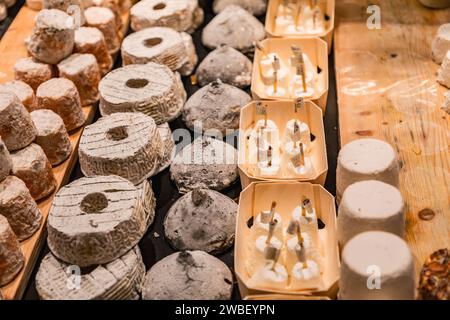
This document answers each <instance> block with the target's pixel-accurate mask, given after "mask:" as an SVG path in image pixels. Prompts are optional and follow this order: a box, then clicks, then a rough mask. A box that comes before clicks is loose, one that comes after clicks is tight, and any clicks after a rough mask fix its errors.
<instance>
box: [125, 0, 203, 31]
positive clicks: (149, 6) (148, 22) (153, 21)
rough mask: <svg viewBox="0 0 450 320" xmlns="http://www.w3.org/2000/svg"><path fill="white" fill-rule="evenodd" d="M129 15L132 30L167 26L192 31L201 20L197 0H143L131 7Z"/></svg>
mask: <svg viewBox="0 0 450 320" xmlns="http://www.w3.org/2000/svg"><path fill="white" fill-rule="evenodd" d="M130 15H131V28H132V29H133V30H134V31H139V30H142V29H145V28H150V27H168V28H171V29H174V30H177V31H186V32H189V33H192V32H194V30H195V29H196V28H197V27H198V26H199V25H200V24H201V23H202V22H203V9H202V8H201V7H199V5H198V0H170V1H167V0H143V1H139V2H138V3H136V4H135V5H134V6H133V7H132V8H131V10H130Z"/></svg>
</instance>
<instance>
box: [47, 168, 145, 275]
mask: <svg viewBox="0 0 450 320" xmlns="http://www.w3.org/2000/svg"><path fill="white" fill-rule="evenodd" d="M141 195H142V192H141V191H140V190H139V189H138V188H136V187H135V186H133V184H132V183H131V182H129V181H127V180H125V179H123V178H120V177H118V176H95V177H90V178H81V179H78V180H76V181H74V182H72V183H70V184H68V185H67V186H65V187H63V188H62V189H61V190H60V191H59V192H58V193H57V194H56V196H55V199H54V201H53V204H52V208H51V209H50V214H49V216H48V223H47V224H48V226H47V229H48V245H49V247H50V250H51V251H52V253H53V254H54V255H55V256H56V257H58V258H59V259H61V260H63V261H65V262H67V263H70V264H76V265H78V266H80V267H85V266H90V265H94V264H105V263H109V262H112V261H113V260H115V259H118V258H120V257H121V256H122V255H124V254H125V253H126V252H127V251H129V250H130V249H131V248H133V247H134V246H135V245H136V244H137V243H138V241H139V240H140V239H141V237H142V236H143V234H144V232H145V230H146V229H147V223H148V219H147V217H146V211H145V210H144V204H145V203H146V202H144V200H143V199H142V198H141ZM68 199H71V200H70V203H68V202H67V200H68Z"/></svg>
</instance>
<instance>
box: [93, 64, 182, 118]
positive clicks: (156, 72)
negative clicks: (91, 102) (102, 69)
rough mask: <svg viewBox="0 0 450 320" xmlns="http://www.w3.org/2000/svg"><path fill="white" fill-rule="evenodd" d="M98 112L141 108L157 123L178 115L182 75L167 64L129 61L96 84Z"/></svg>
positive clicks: (103, 113) (106, 112)
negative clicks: (98, 93) (97, 86)
mask: <svg viewBox="0 0 450 320" xmlns="http://www.w3.org/2000/svg"><path fill="white" fill-rule="evenodd" d="M99 91H100V112H101V114H102V115H103V116H105V115H110V114H112V113H116V112H141V113H144V114H146V115H148V116H151V117H152V118H153V119H154V120H155V122H156V123H157V124H161V123H164V122H167V121H171V120H173V119H175V118H176V117H178V115H179V114H180V112H181V110H182V107H183V105H184V102H185V101H186V92H185V91H184V87H183V84H182V83H181V79H180V78H179V76H178V75H177V74H176V73H173V72H172V71H171V70H170V69H169V68H168V67H166V66H164V65H161V64H157V63H154V62H149V63H147V64H145V65H128V66H124V67H122V68H119V69H116V70H113V71H111V72H110V73H108V74H107V75H106V76H105V77H104V78H103V79H102V80H101V81H100V84H99Z"/></svg>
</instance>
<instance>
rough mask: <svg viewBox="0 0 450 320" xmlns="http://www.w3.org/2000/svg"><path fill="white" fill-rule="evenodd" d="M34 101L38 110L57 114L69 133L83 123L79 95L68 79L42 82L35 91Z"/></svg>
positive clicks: (83, 118)
mask: <svg viewBox="0 0 450 320" xmlns="http://www.w3.org/2000/svg"><path fill="white" fill-rule="evenodd" d="M36 100H37V108H38V109H50V110H52V111H54V112H55V113H57V114H58V115H59V116H60V117H61V119H63V121H64V125H65V126H66V128H67V131H69V132H70V131H71V130H74V129H77V128H79V127H81V126H82V125H83V124H84V122H85V117H84V113H83V109H82V107H81V100H80V95H79V93H78V90H77V87H76V86H75V84H74V83H73V82H72V81H71V80H69V79H66V78H54V79H51V80H49V81H46V82H44V83H43V84H41V85H40V86H39V88H38V89H37V91H36Z"/></svg>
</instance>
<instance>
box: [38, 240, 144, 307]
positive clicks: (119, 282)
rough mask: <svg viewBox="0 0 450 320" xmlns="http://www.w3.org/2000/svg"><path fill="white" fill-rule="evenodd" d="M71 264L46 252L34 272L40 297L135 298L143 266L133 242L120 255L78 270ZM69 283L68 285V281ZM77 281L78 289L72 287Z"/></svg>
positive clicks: (46, 298)
mask: <svg viewBox="0 0 450 320" xmlns="http://www.w3.org/2000/svg"><path fill="white" fill-rule="evenodd" d="M73 267H74V266H73V265H70V264H68V263H65V262H63V261H61V260H59V259H57V258H56V257H55V256H54V255H53V254H52V253H48V254H47V255H46V256H45V257H44V259H43V260H42V262H41V264H40V266H39V271H38V273H37V274H36V290H37V292H38V294H39V298H40V299H42V300H137V299H139V298H140V295H141V290H142V282H143V280H144V276H145V266H144V262H143V261H142V256H141V252H140V250H139V248H138V247H137V246H136V247H134V248H133V249H131V250H130V251H128V252H127V253H125V254H124V255H123V256H121V257H119V258H117V259H115V260H113V261H111V262H109V263H105V264H101V265H98V266H96V267H95V268H93V270H91V271H90V272H87V273H83V274H81V272H80V274H79V278H77V274H76V272H77V270H78V269H74V268H73ZM68 271H69V272H68ZM68 283H70V284H71V285H67V284H68ZM78 285H79V288H78V289H77V290H74V289H75V288H76V287H77V286H78Z"/></svg>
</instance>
